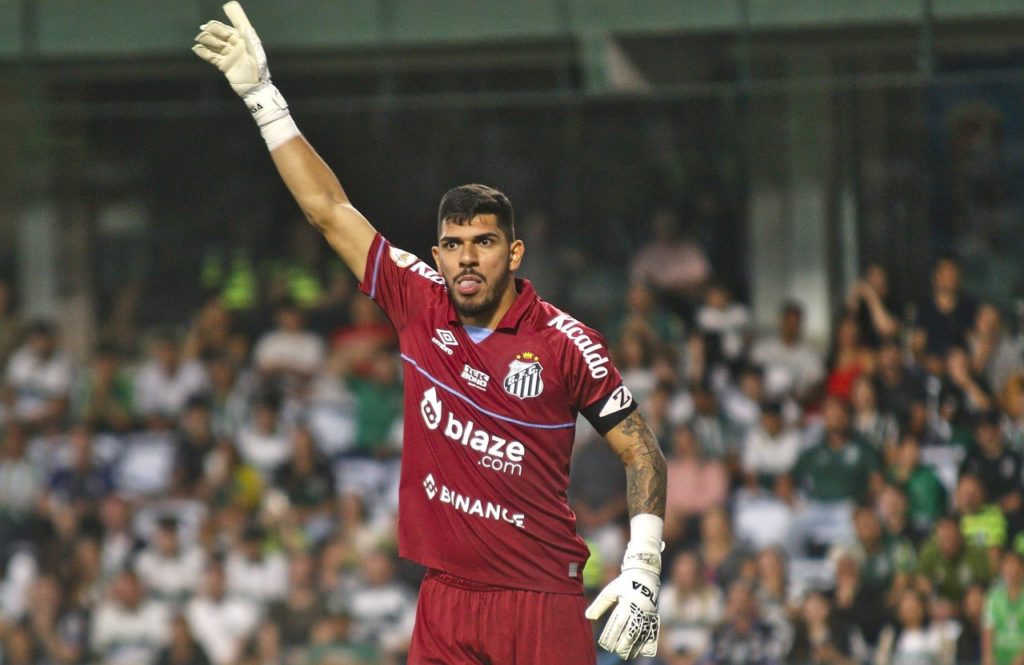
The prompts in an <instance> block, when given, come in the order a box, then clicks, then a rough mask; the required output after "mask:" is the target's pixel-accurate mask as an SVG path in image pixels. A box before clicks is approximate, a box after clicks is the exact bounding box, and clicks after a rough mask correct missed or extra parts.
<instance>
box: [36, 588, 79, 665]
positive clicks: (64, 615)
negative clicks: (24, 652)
mask: <svg viewBox="0 0 1024 665" xmlns="http://www.w3.org/2000/svg"><path fill="white" fill-rule="evenodd" d="M26 605H27V609H28V612H27V616H26V617H25V618H24V623H25V625H26V627H27V628H28V629H29V630H30V632H31V636H32V640H33V641H34V642H35V644H36V645H37V648H38V650H39V652H40V655H41V656H42V658H41V660H40V661H37V662H44V663H54V664H58V663H59V664H62V665H64V664H67V665H70V664H72V663H77V662H81V661H82V660H83V659H84V656H85V654H86V651H87V649H88V646H89V644H88V643H89V634H88V625H89V622H88V618H89V617H88V614H87V613H86V611H85V610H84V609H82V608H80V607H75V606H74V605H73V604H72V603H70V602H68V599H67V598H66V596H65V593H64V592H63V590H62V589H61V585H60V583H59V582H58V580H57V579H56V578H55V577H54V576H53V575H51V574H42V575H40V576H38V577H36V578H35V579H34V580H33V581H32V586H31V587H30V588H29V591H28V602H27V603H26Z"/></svg>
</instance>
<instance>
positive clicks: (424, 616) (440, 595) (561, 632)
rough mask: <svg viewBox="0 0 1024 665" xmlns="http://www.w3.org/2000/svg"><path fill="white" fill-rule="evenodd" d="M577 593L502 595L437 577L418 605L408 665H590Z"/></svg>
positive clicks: (590, 644)
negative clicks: (574, 594)
mask: <svg viewBox="0 0 1024 665" xmlns="http://www.w3.org/2000/svg"><path fill="white" fill-rule="evenodd" d="M585 609H586V603H585V600H584V598H583V596H582V595H580V596H573V595H568V594H562V593H543V592H540V591H522V590H519V589H502V588H498V587H493V586H489V585H483V584H478V583H476V582H470V581H469V580H464V579H461V578H459V577H454V576H452V575H448V574H447V573H441V572H436V571H430V572H428V573H427V576H426V578H425V579H424V580H423V585H422V586H421V587H420V597H419V603H418V605H417V607H416V628H415V630H414V631H413V634H412V646H411V647H410V649H409V660H408V663H409V665H594V662H595V661H596V660H597V654H596V653H595V651H594V636H593V633H592V632H591V628H590V622H589V621H588V620H587V619H586V618H585V617H584V616H583V611H584V610H585Z"/></svg>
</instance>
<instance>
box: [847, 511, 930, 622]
mask: <svg viewBox="0 0 1024 665" xmlns="http://www.w3.org/2000/svg"><path fill="white" fill-rule="evenodd" d="M853 526H854V530H855V532H856V534H857V537H856V540H855V541H854V542H853V544H852V546H850V547H849V551H850V553H851V554H852V555H853V556H854V557H855V558H856V559H857V561H858V564H859V568H860V579H861V583H862V584H863V585H864V588H865V589H866V590H867V591H869V592H870V593H874V594H878V595H879V596H880V597H883V598H884V597H886V596H887V595H891V594H894V593H895V594H898V593H899V592H900V591H902V590H903V589H906V588H909V587H910V584H911V582H912V578H913V573H914V565H915V556H916V555H915V552H914V546H913V545H912V544H911V543H910V541H909V540H907V539H906V538H903V537H901V536H897V535H892V534H887V533H885V532H884V531H883V530H882V523H881V522H880V521H879V519H878V515H876V514H875V511H874V509H873V508H871V507H869V506H858V508H857V510H856V511H855V512H854V514H853ZM891 600H894V599H892V598H889V599H887V603H888V602H890V601H891Z"/></svg>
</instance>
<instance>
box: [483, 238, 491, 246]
mask: <svg viewBox="0 0 1024 665" xmlns="http://www.w3.org/2000/svg"><path fill="white" fill-rule="evenodd" d="M493 242H494V241H493V240H491V239H490V238H481V239H480V244H481V245H483V246H484V247H487V246H488V245H490V244H492V243H493Z"/></svg>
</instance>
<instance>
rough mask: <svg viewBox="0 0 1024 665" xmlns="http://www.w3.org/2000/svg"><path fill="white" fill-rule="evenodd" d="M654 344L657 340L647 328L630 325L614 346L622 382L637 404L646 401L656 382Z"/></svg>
mask: <svg viewBox="0 0 1024 665" xmlns="http://www.w3.org/2000/svg"><path fill="white" fill-rule="evenodd" d="M656 344H657V340H656V339H655V337H654V336H653V334H652V333H651V332H650V331H649V330H647V329H646V328H644V327H639V326H632V327H629V328H626V329H625V330H623V331H622V336H621V337H620V338H619V342H618V344H616V345H615V347H614V349H615V350H614V355H615V364H616V366H617V367H618V368H619V373H620V374H622V382H623V383H624V384H625V385H626V387H627V388H629V391H630V392H631V393H633V398H634V399H636V401H637V402H638V403H639V404H643V403H644V402H646V401H647V397H648V395H650V394H651V391H653V390H654V388H655V387H656V385H657V383H658V379H657V377H656V376H655V375H654V370H653V368H652V365H653V363H654V351H655V348H656Z"/></svg>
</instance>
